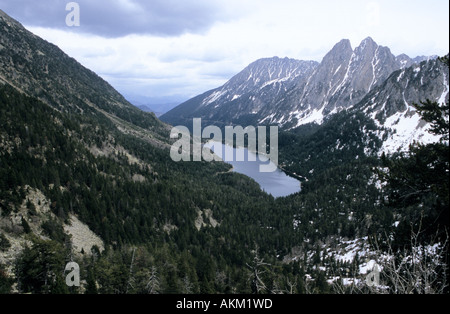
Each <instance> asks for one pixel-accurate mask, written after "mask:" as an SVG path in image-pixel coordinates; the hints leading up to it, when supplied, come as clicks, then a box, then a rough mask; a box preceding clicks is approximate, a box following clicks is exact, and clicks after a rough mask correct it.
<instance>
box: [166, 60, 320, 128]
mask: <svg viewBox="0 0 450 314" xmlns="http://www.w3.org/2000/svg"><path fill="white" fill-rule="evenodd" d="M317 65H318V63H317V62H314V61H298V60H293V59H289V58H284V59H281V58H278V57H274V58H266V59H260V60H257V61H255V62H253V63H252V64H250V65H249V66H248V67H246V68H245V69H244V70H243V71H242V72H240V73H239V74H237V75H236V76H234V77H233V78H231V79H230V80H229V81H228V82H227V83H226V84H225V85H224V86H222V87H220V88H217V89H214V90H211V91H208V92H206V93H204V94H202V95H200V96H197V97H195V98H193V99H191V100H188V101H187V102H185V103H183V104H181V105H180V106H178V107H176V108H175V109H172V110H171V111H169V112H168V113H166V114H164V115H163V116H162V117H161V119H162V120H163V121H167V122H170V123H171V124H173V125H177V124H186V123H189V120H190V121H191V123H192V117H194V116H196V117H202V118H203V119H204V120H205V121H208V122H210V123H213V122H214V123H219V124H227V123H230V122H239V121H242V122H243V121H246V120H248V121H254V119H255V118H256V116H257V114H258V113H259V112H261V111H263V110H265V109H266V107H267V104H270V103H274V102H276V101H277V100H278V99H280V98H282V97H284V95H285V94H286V92H287V91H289V90H290V89H292V88H294V87H295V84H296V83H297V81H298V80H299V79H302V78H305V77H309V76H310V75H311V73H312V72H313V71H314V69H315V68H316V67H317Z"/></svg>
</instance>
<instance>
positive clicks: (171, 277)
mask: <svg viewBox="0 0 450 314" xmlns="http://www.w3.org/2000/svg"><path fill="white" fill-rule="evenodd" d="M172 141H173V140H171V139H170V127H169V126H168V125H166V124H164V123H162V122H161V121H159V120H158V119H157V118H156V117H155V116H154V115H153V114H150V113H146V112H143V111H142V110H140V109H138V108H136V107H134V106H133V105H131V104H130V103H129V102H128V101H126V100H125V98H124V97H122V95H120V94H119V93H118V92H117V91H116V90H114V89H113V88H112V87H111V86H110V85H109V84H108V83H107V82H105V81H104V80H103V79H101V78H100V77H99V76H98V75H96V74H95V73H94V72H92V71H90V70H89V69H86V68H85V67H83V66H82V65H80V64H79V63H78V62H77V61H76V60H74V59H73V58H71V57H69V56H68V55H66V54H65V53H64V52H63V51H61V50H60V49H59V48H58V47H57V46H55V45H53V44H51V43H48V42H46V41H45V40H42V39H41V38H39V37H37V36H35V35H34V34H32V33H31V32H29V31H28V30H26V29H25V28H24V27H23V26H22V25H21V24H20V23H18V22H17V21H15V20H13V19H12V18H10V17H9V16H8V15H7V14H5V13H4V12H3V11H0V293H9V292H14V293H36V294H41V293H45V294H47V293H56V294H61V293H103V294H113V293H135V294H138V293H139V294H141V293H209V294H210V293H233V292H237V293H239V292H241V293H251V292H252V286H251V285H250V283H249V281H248V278H247V277H248V273H247V271H248V268H247V266H246V265H247V263H248V264H250V265H251V264H252V263H253V262H252V261H253V260H254V255H255V253H254V252H255V251H254V249H258V250H260V252H257V254H260V256H262V257H263V258H264V259H265V260H266V261H270V262H271V263H272V264H273V265H274V266H276V267H275V268H274V270H275V272H274V275H276V276H284V275H283V274H282V271H285V270H283V267H282V263H281V261H280V260H279V259H278V256H280V255H283V254H285V253H286V252H288V251H290V249H291V243H293V239H294V238H295V237H296V235H295V232H296V231H295V230H293V228H292V216H293V213H292V211H291V209H290V208H289V207H287V206H286V207H283V208H285V210H286V211H285V214H284V215H282V216H280V215H279V212H278V211H275V210H274V208H280V207H279V206H278V205H277V204H276V200H275V199H274V198H273V197H272V196H270V195H268V194H266V193H264V192H263V191H262V190H261V189H260V187H259V185H258V184H257V183H256V182H255V181H253V180H251V179H250V178H248V177H246V176H243V175H240V174H237V173H233V172H230V171H229V170H230V166H229V165H227V164H225V163H223V162H211V163H207V162H184V163H183V162H179V163H177V162H174V161H172V159H171V158H170V144H171V143H172ZM69 261H70V262H72V261H74V262H76V263H78V265H79V269H80V270H81V274H80V276H81V287H76V286H75V287H68V286H67V285H66V284H65V283H66V281H65V278H64V276H65V275H67V273H64V269H65V266H66V265H67V263H68V262H69ZM130 265H131V268H132V272H130V271H129V270H130ZM280 278H281V277H280ZM150 283H152V284H150Z"/></svg>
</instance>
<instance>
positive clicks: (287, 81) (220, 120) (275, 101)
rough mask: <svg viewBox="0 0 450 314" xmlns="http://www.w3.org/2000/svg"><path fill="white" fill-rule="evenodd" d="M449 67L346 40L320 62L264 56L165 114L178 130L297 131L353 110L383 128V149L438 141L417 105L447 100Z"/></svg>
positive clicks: (365, 42) (373, 44) (368, 41)
mask: <svg viewBox="0 0 450 314" xmlns="http://www.w3.org/2000/svg"><path fill="white" fill-rule="evenodd" d="M448 90H449V88H448V67H447V68H446V67H445V66H444V65H443V64H442V62H440V61H438V60H437V59H436V57H435V56H432V57H416V58H414V59H412V58H410V57H408V56H407V55H405V54H402V55H399V56H394V55H393V54H392V52H391V51H390V49H389V48H387V47H384V46H380V45H378V44H377V43H376V42H375V41H374V40H373V39H372V38H370V37H368V38H366V39H364V40H363V41H362V42H361V43H360V45H359V46H358V47H356V48H355V49H353V48H352V46H351V43H350V41H349V40H347V39H344V40H341V41H340V42H339V43H337V44H336V45H334V47H333V48H332V49H331V50H330V52H329V53H327V54H326V55H325V57H324V58H323V60H322V62H320V63H317V62H314V61H299V60H294V59H289V58H283V59H281V58H278V57H274V58H266V59H260V60H257V61H255V62H253V63H252V64H250V65H249V66H248V67H246V68H245V69H244V70H243V71H241V72H240V73H238V74H237V75H236V76H234V77H233V78H232V79H231V80H229V81H228V82H227V83H226V84H224V85H223V86H221V87H219V88H217V89H214V90H212V91H208V92H206V93H204V94H203V95H199V96H197V97H195V98H193V99H191V100H189V101H187V102H185V103H184V104H181V105H180V106H178V107H177V108H175V109H173V110H172V111H170V112H168V113H167V114H165V115H163V116H162V117H161V119H162V120H163V121H165V122H168V123H171V124H173V125H179V124H181V125H190V124H192V119H193V118H194V117H196V118H198V117H200V118H202V120H203V121H205V123H210V124H214V125H218V126H223V125H257V124H265V125H269V124H271V125H274V124H276V125H278V126H280V127H282V128H284V129H293V128H297V127H299V126H301V125H305V124H309V123H316V124H319V125H320V124H322V123H324V122H325V121H327V119H328V118H329V117H330V116H332V115H333V114H335V113H338V112H341V111H342V110H344V109H347V110H350V109H352V108H356V109H357V110H362V111H364V112H365V113H367V114H368V115H369V116H371V117H372V118H374V119H375V120H376V122H377V124H378V126H379V127H380V128H381V129H383V128H384V129H383V130H381V131H380V132H379V137H380V138H382V139H383V140H385V143H384V145H383V148H382V150H381V151H382V152H387V153H391V152H394V151H396V150H398V149H400V148H402V147H407V146H408V145H409V143H411V142H412V141H413V140H421V141H423V142H430V141H434V140H436V139H435V138H433V137H431V136H430V135H429V134H428V133H427V131H426V130H427V128H426V126H425V124H424V123H423V121H421V120H420V118H419V117H418V115H417V113H415V110H414V108H413V107H412V105H413V103H418V102H420V101H423V100H426V99H432V100H437V101H440V102H443V101H445V99H446V98H448Z"/></svg>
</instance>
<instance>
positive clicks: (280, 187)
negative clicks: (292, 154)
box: [205, 141, 301, 197]
mask: <svg viewBox="0 0 450 314" xmlns="http://www.w3.org/2000/svg"><path fill="white" fill-rule="evenodd" d="M215 145H221V147H222V155H219V154H218V153H217V149H216V148H215V147H217V146H215ZM205 146H206V147H209V148H210V149H212V150H213V151H214V153H216V154H217V155H218V156H219V157H220V158H222V160H224V159H225V158H224V156H225V155H224V154H225V151H228V152H231V151H233V156H234V157H233V160H234V161H226V162H227V163H228V164H230V165H232V166H233V171H234V172H237V173H241V174H244V175H246V176H248V177H250V178H252V179H254V180H255V181H256V182H257V183H258V184H259V185H260V187H261V189H262V190H263V191H265V192H266V193H268V194H271V195H273V196H274V197H283V196H288V195H291V194H294V193H297V192H300V191H301V184H300V181H298V180H297V179H294V178H292V177H290V176H288V175H287V174H286V173H284V172H283V171H281V170H280V169H279V168H277V170H276V171H274V172H260V169H259V166H260V165H262V164H268V163H269V162H271V161H267V162H262V161H260V160H259V158H258V157H257V155H256V154H255V153H253V152H250V151H248V149H246V148H242V147H238V148H233V147H231V146H229V145H225V144H221V143H217V142H212V141H210V142H208V143H207V144H205ZM236 152H243V153H244V160H245V161H236V159H237V158H236ZM249 156H253V158H256V161H249Z"/></svg>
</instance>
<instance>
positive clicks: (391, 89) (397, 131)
mask: <svg viewBox="0 0 450 314" xmlns="http://www.w3.org/2000/svg"><path fill="white" fill-rule="evenodd" d="M448 99H449V68H448V66H447V65H446V64H445V63H443V62H442V61H440V60H438V59H429V60H428V61H422V62H420V63H415V64H414V65H412V66H410V67H406V68H403V69H400V70H397V71H395V72H393V73H392V74H391V75H390V76H389V77H388V78H387V79H386V80H385V81H384V82H383V83H382V84H380V85H379V86H378V87H376V88H374V89H373V90H372V91H370V92H369V93H368V94H367V95H366V96H365V97H364V99H363V100H362V101H361V102H360V103H359V104H357V105H356V106H354V108H352V111H354V112H356V111H360V112H364V113H365V114H366V115H367V116H369V117H371V118H372V119H373V121H375V123H376V124H377V125H378V127H379V128H380V129H382V130H383V131H380V132H379V134H378V137H379V138H380V139H382V140H383V145H382V148H381V149H380V152H385V153H394V152H396V151H398V150H401V149H405V148H407V147H408V145H409V144H411V143H412V142H413V141H420V142H421V143H424V144H428V143H432V142H436V141H437V140H438V139H439V137H437V136H432V135H431V134H430V133H429V132H428V129H429V125H428V124H426V123H425V122H424V121H423V120H422V119H421V118H420V116H419V114H418V113H417V111H416V109H415V108H414V106H413V105H414V104H420V102H422V101H425V100H430V101H435V102H438V103H439V104H444V103H446V102H447V101H448Z"/></svg>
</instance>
